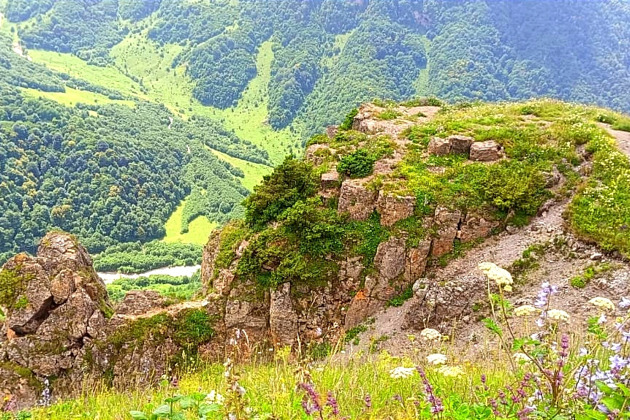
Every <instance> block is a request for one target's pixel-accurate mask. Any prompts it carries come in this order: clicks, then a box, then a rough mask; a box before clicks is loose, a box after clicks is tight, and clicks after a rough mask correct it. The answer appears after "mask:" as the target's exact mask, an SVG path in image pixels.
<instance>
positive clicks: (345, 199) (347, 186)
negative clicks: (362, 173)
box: [338, 179, 377, 220]
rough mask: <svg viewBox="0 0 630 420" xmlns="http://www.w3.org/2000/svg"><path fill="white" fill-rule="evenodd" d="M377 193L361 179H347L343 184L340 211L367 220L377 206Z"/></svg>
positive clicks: (354, 217) (357, 218)
mask: <svg viewBox="0 0 630 420" xmlns="http://www.w3.org/2000/svg"><path fill="white" fill-rule="evenodd" d="M376 199H377V193H376V192H375V191H371V190H369V189H367V188H366V187H365V185H364V184H363V183H361V182H360V180H353V179H347V180H345V181H344V182H343V183H342V184H341V191H340V194H339V207H338V211H339V213H346V212H347V213H349V215H350V218H351V219H353V220H366V219H367V218H368V217H370V215H371V214H372V212H374V209H375V208H376Z"/></svg>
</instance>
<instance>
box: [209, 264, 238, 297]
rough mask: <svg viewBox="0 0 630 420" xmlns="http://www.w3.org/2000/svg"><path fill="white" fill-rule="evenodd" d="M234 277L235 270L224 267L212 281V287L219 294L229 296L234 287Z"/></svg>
mask: <svg viewBox="0 0 630 420" xmlns="http://www.w3.org/2000/svg"><path fill="white" fill-rule="evenodd" d="M234 277H235V276H234V270H230V269H226V268H222V269H221V270H219V274H218V275H217V277H216V278H215V279H214V281H213V282H212V288H213V289H214V290H215V291H216V292H217V293H218V294H220V295H224V296H227V295H228V294H229V293H230V290H231V288H232V282H233V281H234Z"/></svg>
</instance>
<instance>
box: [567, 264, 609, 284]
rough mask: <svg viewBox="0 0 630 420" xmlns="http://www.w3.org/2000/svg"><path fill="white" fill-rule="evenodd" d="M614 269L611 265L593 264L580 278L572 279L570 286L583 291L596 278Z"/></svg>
mask: <svg viewBox="0 0 630 420" xmlns="http://www.w3.org/2000/svg"><path fill="white" fill-rule="evenodd" d="M611 268H612V265H611V264H610V263H602V264H591V265H589V266H588V267H586V268H585V269H584V272H583V273H582V274H580V275H578V276H575V277H572V278H571V279H570V280H569V284H570V285H571V286H573V287H575V288H576V289H583V288H585V287H586V285H588V283H589V282H590V281H591V280H593V278H595V276H597V275H599V274H601V273H605V272H607V271H609V270H610V269H611Z"/></svg>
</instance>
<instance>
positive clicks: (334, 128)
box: [326, 125, 339, 139]
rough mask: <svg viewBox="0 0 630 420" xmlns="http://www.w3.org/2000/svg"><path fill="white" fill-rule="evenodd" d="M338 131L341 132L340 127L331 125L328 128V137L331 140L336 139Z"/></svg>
mask: <svg viewBox="0 0 630 420" xmlns="http://www.w3.org/2000/svg"><path fill="white" fill-rule="evenodd" d="M338 131H339V127H338V126H336V125H329V126H328V127H326V135H327V136H328V138H329V139H333V138H335V136H336V135H337V132H338Z"/></svg>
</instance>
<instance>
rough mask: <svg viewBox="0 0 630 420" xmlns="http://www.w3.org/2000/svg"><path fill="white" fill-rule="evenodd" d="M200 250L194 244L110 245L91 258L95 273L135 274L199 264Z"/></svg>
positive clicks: (200, 248)
mask: <svg viewBox="0 0 630 420" xmlns="http://www.w3.org/2000/svg"><path fill="white" fill-rule="evenodd" d="M201 253H202V247H201V246H200V245H193V244H180V243H166V242H161V241H151V242H148V243H145V244H141V243H140V242H130V243H124V244H119V245H113V246H110V247H108V248H107V249H105V251H103V252H102V253H100V254H98V255H96V256H95V257H94V268H95V269H96V270H97V271H109V272H120V273H125V274H136V273H142V272H145V271H149V270H153V269H156V268H160V267H168V266H190V265H197V264H200V263H201Z"/></svg>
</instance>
